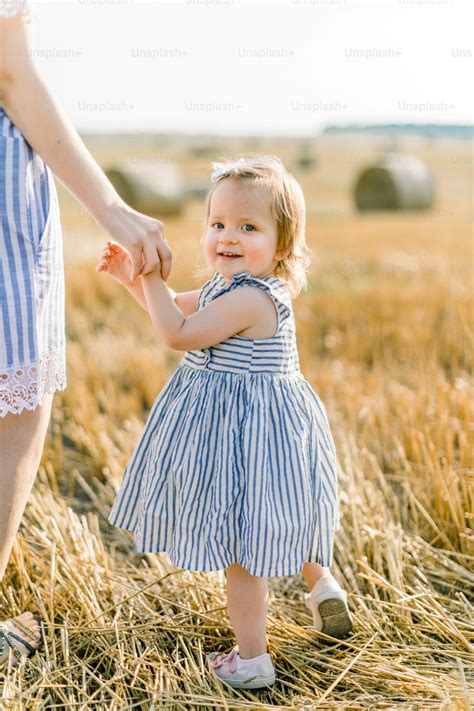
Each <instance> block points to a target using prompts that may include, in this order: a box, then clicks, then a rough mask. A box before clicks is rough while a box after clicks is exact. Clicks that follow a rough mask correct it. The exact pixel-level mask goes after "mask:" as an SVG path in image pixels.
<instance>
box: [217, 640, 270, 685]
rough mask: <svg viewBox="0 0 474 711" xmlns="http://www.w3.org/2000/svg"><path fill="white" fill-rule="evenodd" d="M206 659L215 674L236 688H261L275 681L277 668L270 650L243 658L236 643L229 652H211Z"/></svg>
mask: <svg viewBox="0 0 474 711" xmlns="http://www.w3.org/2000/svg"><path fill="white" fill-rule="evenodd" d="M206 659H207V662H208V665H209V669H210V670H211V671H212V673H213V674H214V676H216V677H217V678H218V679H219V680H220V681H222V682H223V683H224V684H229V686H232V687H233V688H234V689H259V688H261V687H264V686H271V685H272V684H274V683H275V669H274V667H273V664H272V659H271V657H270V655H269V653H268V652H265V653H264V654H260V655H259V656H258V657H252V658H251V659H241V658H240V656H239V646H238V645H236V646H235V647H234V648H233V650H232V651H231V652H229V653H228V654H218V653H217V652H211V654H208V655H207V656H206Z"/></svg>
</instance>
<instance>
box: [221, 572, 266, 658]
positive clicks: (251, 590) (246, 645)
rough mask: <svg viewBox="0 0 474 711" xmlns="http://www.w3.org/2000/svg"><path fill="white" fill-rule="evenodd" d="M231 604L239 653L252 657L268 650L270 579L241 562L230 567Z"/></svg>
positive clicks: (243, 656) (228, 600)
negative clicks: (245, 566)
mask: <svg viewBox="0 0 474 711" xmlns="http://www.w3.org/2000/svg"><path fill="white" fill-rule="evenodd" d="M226 582H227V586H226V587H227V607H228V610H229V617H230V621H231V624H232V627H233V629H234V632H235V637H236V639H237V644H238V645H239V656H240V657H241V658H242V659H250V658H251V657H257V656H258V655H260V654H264V653H265V652H266V651H267V607H268V580H267V578H265V577H257V576H255V575H251V574H250V573H249V572H248V571H247V570H245V568H242V566H241V565H239V564H238V563H233V564H232V565H231V566H229V567H228V568H227V570H226Z"/></svg>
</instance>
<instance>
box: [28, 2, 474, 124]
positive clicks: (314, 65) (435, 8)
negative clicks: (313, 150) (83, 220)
mask: <svg viewBox="0 0 474 711" xmlns="http://www.w3.org/2000/svg"><path fill="white" fill-rule="evenodd" d="M30 6H31V10H32V32H33V54H34V56H35V59H36V61H37V64H38V66H39V67H40V69H41V72H42V74H43V75H44V76H45V78H46V80H47V82H48V84H49V86H50V87H51V88H52V90H53V91H54V93H55V94H56V95H57V96H58V98H59V100H60V101H61V103H62V105H63V106H64V108H65V109H66V111H67V113H68V115H69V117H70V118H71V119H72V121H73V123H74V125H75V126H76V127H77V128H78V129H79V130H80V131H90V132H92V131H93V132H110V131H112V132H128V131H133V132H135V131H151V132H185V133H207V134H216V135H290V136H291V135H295V136H313V135H316V134H317V133H319V131H320V130H321V129H322V128H323V127H324V126H325V125H327V124H346V123H353V122H363V123H380V122H390V123H392V122H395V123H411V122H415V123H432V122H435V123H471V122H472V120H473V115H474V111H473V100H472V94H473V92H472V91H469V86H471V87H472V69H473V57H474V50H473V47H472V40H471V36H470V35H472V33H470V27H472V12H471V13H470V12H469V10H470V7H472V6H473V4H472V3H471V2H470V0H378V1H376V0H372V1H370V0H365V1H363V0H280V1H279V2H270V1H267V2H251V1H250V0H175V1H174V2H136V1H135V0H70V1H66V2H44V1H43V0H37V1H36V2H35V1H33V0H31V1H30ZM470 15H471V17H470Z"/></svg>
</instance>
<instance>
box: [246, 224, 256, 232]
mask: <svg viewBox="0 0 474 711" xmlns="http://www.w3.org/2000/svg"><path fill="white" fill-rule="evenodd" d="M247 227H250V229H249V230H248V229H247ZM256 229H257V228H256V227H254V226H253V225H251V224H250V222H247V223H246V224H245V225H244V232H253V231H254V230H256Z"/></svg>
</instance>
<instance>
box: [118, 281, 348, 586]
mask: <svg viewBox="0 0 474 711" xmlns="http://www.w3.org/2000/svg"><path fill="white" fill-rule="evenodd" d="M247 285H249V286H258V287H259V288H261V289H264V290H265V291H266V292H267V293H268V294H269V295H270V297H271V298H272V300H273V302H274V304H275V306H276V308H277V311H278V315H279V319H278V320H279V324H278V329H277V331H276V333H275V335H274V336H273V337H272V338H265V339H251V338H245V337H243V336H237V335H236V336H233V337H231V338H228V339H227V340H225V341H223V342H221V343H219V344H217V345H215V346H213V347H210V348H205V349H202V350H195V351H188V352H187V353H186V354H185V356H184V358H183V360H182V361H181V362H180V364H179V365H178V368H177V369H176V371H175V372H174V374H173V375H172V376H171V378H170V379H169V380H168V382H167V383H166V385H165V386H164V388H163V389H162V391H161V392H160V394H159V395H158V397H157V399H156V401H155V403H154V405H153V408H152V410H151V412H150V416H149V418H148V421H147V423H146V425H145V429H144V432H143V434H142V436H141V438H140V440H139V442H138V444H137V446H136V449H135V451H134V453H133V455H132V458H131V460H130V462H129V463H128V465H127V467H126V470H125V477H124V481H123V484H122V487H121V489H120V491H119V493H118V496H117V498H116V500H115V503H114V506H113V509H112V512H111V514H110V517H109V520H110V522H111V523H113V524H115V525H116V526H120V527H121V528H125V529H128V530H131V531H133V532H134V534H135V545H136V548H137V550H138V551H142V552H160V551H166V552H167V553H168V555H169V557H170V560H171V562H172V563H173V564H175V565H176V566H179V567H181V568H187V569H190V570H194V571H211V570H221V569H223V568H226V567H228V566H229V565H231V564H232V563H234V562H237V563H240V565H241V566H243V567H244V568H246V569H247V570H248V571H249V572H250V573H251V574H253V575H258V576H269V577H274V576H283V575H293V574H296V573H299V572H301V568H302V565H303V563H304V562H305V561H313V562H316V563H320V564H321V565H324V566H329V565H331V563H332V557H333V538H334V533H335V531H336V530H338V529H339V528H340V520H339V508H338V494H337V458H336V451H335V446H334V441H333V438H332V435H331V431H330V427H329V423H328V419H327V415H326V410H325V407H324V405H323V403H322V402H321V400H320V399H319V397H318V395H317V394H316V393H315V392H314V390H313V389H312V387H311V386H310V385H309V383H308V382H307V381H306V380H305V379H304V377H303V375H302V373H301V370H300V367H299V359H298V350H297V344H296V337H295V322H294V316H293V309H292V304H291V297H290V294H289V292H288V289H287V287H286V285H285V284H284V282H283V281H282V280H280V279H279V278H277V277H275V276H268V277H264V278H255V277H252V276H251V275H250V273H249V272H240V273H238V274H235V275H234V276H233V277H232V280H231V282H230V283H229V284H227V285H226V283H225V280H224V278H223V277H221V276H220V275H219V274H215V275H214V277H213V278H212V279H210V280H209V281H208V282H206V284H204V286H203V288H202V290H201V293H200V296H199V304H198V308H203V307H205V306H206V304H208V303H209V302H210V301H212V300H213V299H216V298H218V297H219V296H220V295H221V294H224V293H226V292H228V291H231V290H233V289H238V288H241V287H244V286H247Z"/></svg>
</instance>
